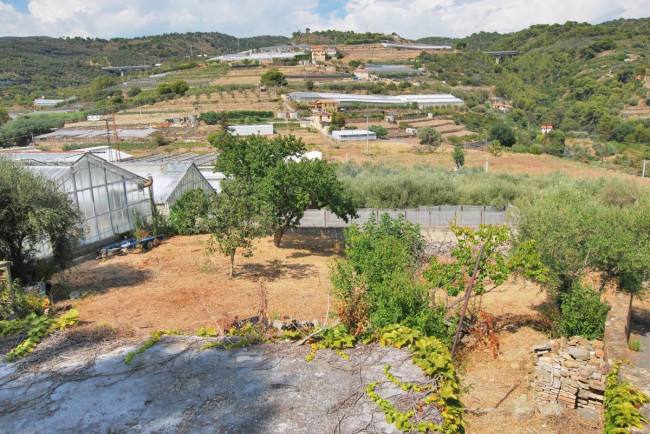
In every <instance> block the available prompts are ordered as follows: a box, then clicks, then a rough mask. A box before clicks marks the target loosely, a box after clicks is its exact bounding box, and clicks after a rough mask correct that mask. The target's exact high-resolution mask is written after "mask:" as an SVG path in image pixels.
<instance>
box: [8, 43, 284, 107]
mask: <svg viewBox="0 0 650 434" xmlns="http://www.w3.org/2000/svg"><path fill="white" fill-rule="evenodd" d="M287 41H288V38H286V37H284V36H256V37H252V38H239V39H238V38H235V37H234V36H229V35H225V34H222V33H184V34H165V35H159V36H150V37H142V38H132V39H125V38H114V39H111V40H105V39H93V38H78V37H77V38H49V37H27V38H14V37H4V38H0V83H2V82H4V83H5V85H4V86H0V92H2V95H3V98H2V99H3V100H5V101H11V100H13V99H14V97H15V96H16V95H21V94H23V95H25V96H29V95H30V94H33V93H34V92H42V93H47V92H49V91H51V90H53V89H56V88H61V87H66V86H74V85H80V84H88V83H90V82H91V81H92V80H93V79H94V78H95V77H97V76H98V75H100V74H102V72H101V69H100V67H101V66H123V65H143V64H153V63H161V62H165V61H170V60H173V59H185V61H187V59H188V57H187V56H189V55H190V51H192V52H193V54H194V55H197V54H208V55H219V54H224V53H228V52H233V51H237V49H240V50H245V49H249V48H258V47H263V46H268V45H273V44H283V43H286V42H287ZM190 47H191V50H190ZM11 82H16V83H15V84H11Z"/></svg>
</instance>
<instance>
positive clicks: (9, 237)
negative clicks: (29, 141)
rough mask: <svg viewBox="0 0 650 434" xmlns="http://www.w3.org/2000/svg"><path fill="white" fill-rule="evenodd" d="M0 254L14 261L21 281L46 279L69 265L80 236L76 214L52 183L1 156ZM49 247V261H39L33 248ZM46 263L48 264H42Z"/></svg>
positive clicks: (15, 271) (63, 195) (63, 194)
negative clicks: (50, 254)
mask: <svg viewBox="0 0 650 434" xmlns="http://www.w3.org/2000/svg"><path fill="white" fill-rule="evenodd" d="M0 221H2V224H1V225H0V257H2V258H6V259H7V260H9V261H11V262H13V270H14V274H15V275H16V277H19V278H21V279H23V280H24V281H30V280H33V279H47V278H49V277H50V275H51V274H52V273H53V272H54V271H56V270H59V269H62V268H64V267H65V266H67V265H69V264H70V262H71V261H72V258H73V250H74V248H75V247H77V245H78V240H79V236H80V230H79V223H80V220H79V215H78V212H77V211H75V210H74V209H73V208H72V205H71V203H70V200H69V199H68V196H67V195H66V194H65V193H64V192H62V191H61V190H60V189H59V188H58V187H57V186H56V185H55V184H54V182H52V181H50V180H48V179H46V178H43V177H41V176H37V175H34V174H33V173H31V172H30V171H28V170H27V169H25V168H23V167H22V166H20V165H17V164H15V163H13V162H11V161H9V160H5V159H3V158H0ZM42 243H46V244H49V246H51V248H52V261H50V262H49V263H48V264H42V263H38V261H37V260H36V257H35V254H36V248H37V246H39V245H42ZM41 265H47V267H41Z"/></svg>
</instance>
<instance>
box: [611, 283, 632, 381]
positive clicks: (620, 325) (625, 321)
mask: <svg viewBox="0 0 650 434" xmlns="http://www.w3.org/2000/svg"><path fill="white" fill-rule="evenodd" d="M631 318H632V295H631V294H626V293H623V292H618V293H616V295H615V297H614V299H613V301H612V302H611V308H610V309H609V313H608V314H607V320H606V321H605V356H606V357H607V364H608V368H609V369H611V368H612V366H613V365H614V362H615V361H617V360H627V359H629V357H630V354H629V350H628V347H627V341H628V339H629V337H630V320H631Z"/></svg>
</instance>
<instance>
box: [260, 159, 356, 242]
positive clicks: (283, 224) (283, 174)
mask: <svg viewBox="0 0 650 434" xmlns="http://www.w3.org/2000/svg"><path fill="white" fill-rule="evenodd" d="M259 189H260V198H261V200H262V201H263V202H264V203H265V204H266V205H267V210H266V212H267V213H268V215H269V217H270V219H271V230H272V232H273V234H274V239H273V242H274V244H275V245H276V247H279V246H280V243H281V241H282V236H283V235H284V234H285V232H286V231H287V230H288V229H289V228H291V227H295V226H298V225H299V224H300V220H301V219H302V217H303V216H304V214H305V211H306V210H307V209H321V208H325V207H328V208H329V209H330V210H331V211H332V212H334V214H336V216H337V217H339V218H342V219H343V220H344V221H346V222H347V221H348V218H349V217H353V216H355V215H356V213H357V212H356V206H355V205H354V202H353V201H352V199H351V197H350V196H349V194H348V193H347V192H346V191H345V189H344V188H343V185H342V184H341V182H340V181H339V180H338V178H337V177H336V172H335V170H334V168H333V167H332V165H330V164H328V163H326V162H324V161H322V160H307V159H303V160H300V161H298V162H296V161H292V160H290V161H288V162H280V163H278V164H276V165H275V167H272V168H270V170H269V171H268V172H267V174H266V176H265V177H264V179H263V180H262V182H261V183H260V184H259Z"/></svg>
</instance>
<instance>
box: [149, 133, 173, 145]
mask: <svg viewBox="0 0 650 434" xmlns="http://www.w3.org/2000/svg"><path fill="white" fill-rule="evenodd" d="M153 143H154V145H155V146H165V145H168V144H169V140H167V138H166V137H165V136H164V135H163V134H161V133H157V134H154V135H153Z"/></svg>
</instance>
